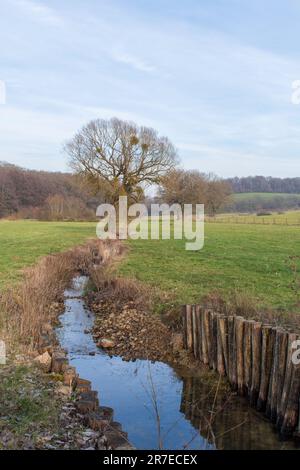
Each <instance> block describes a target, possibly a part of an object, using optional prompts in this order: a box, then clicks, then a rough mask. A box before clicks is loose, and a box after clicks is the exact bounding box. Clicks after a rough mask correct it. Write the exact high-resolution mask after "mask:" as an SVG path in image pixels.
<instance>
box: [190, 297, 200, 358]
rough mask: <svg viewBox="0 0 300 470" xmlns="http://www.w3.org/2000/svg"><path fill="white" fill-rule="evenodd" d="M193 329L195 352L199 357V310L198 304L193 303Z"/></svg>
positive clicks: (196, 356) (195, 355)
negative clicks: (197, 308)
mask: <svg viewBox="0 0 300 470" xmlns="http://www.w3.org/2000/svg"><path fill="white" fill-rule="evenodd" d="M192 330H193V353H194V357H195V359H198V357H199V354H198V341H199V336H198V322H197V310H196V305H192Z"/></svg>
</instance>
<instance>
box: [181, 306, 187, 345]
mask: <svg viewBox="0 0 300 470" xmlns="http://www.w3.org/2000/svg"><path fill="white" fill-rule="evenodd" d="M186 317H187V315H186V305H183V306H182V328H183V346H184V349H187V321H186Z"/></svg>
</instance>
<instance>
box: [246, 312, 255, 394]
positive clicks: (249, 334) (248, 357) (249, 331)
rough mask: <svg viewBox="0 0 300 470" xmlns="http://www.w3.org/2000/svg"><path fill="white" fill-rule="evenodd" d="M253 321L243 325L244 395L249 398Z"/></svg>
mask: <svg viewBox="0 0 300 470" xmlns="http://www.w3.org/2000/svg"><path fill="white" fill-rule="evenodd" d="M254 323H255V322H254V321H253V320H247V321H245V325H244V381H245V393H246V394H247V396H248V397H249V396H250V390H251V384H252V330H253V325H254Z"/></svg>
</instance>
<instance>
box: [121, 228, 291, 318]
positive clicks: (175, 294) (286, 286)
mask: <svg viewBox="0 0 300 470" xmlns="http://www.w3.org/2000/svg"><path fill="white" fill-rule="evenodd" d="M127 243H128V245H129V249H130V250H129V255H128V256H127V257H126V258H125V259H124V261H123V262H122V264H121V265H120V268H119V270H120V273H121V274H122V275H125V276H130V277H135V278H137V279H139V280H140V281H142V282H146V283H149V284H150V285H152V286H155V287H159V288H160V289H162V290H163V291H167V292H169V293H170V294H171V295H172V298H173V299H174V303H181V304H183V303H193V302H199V301H201V299H202V298H203V296H205V295H207V294H209V293H211V292H212V291H218V292H219V293H220V294H221V295H222V296H225V297H230V296H231V295H233V293H234V292H236V291H238V292H239V293H243V294H246V295H247V296H249V297H251V298H252V299H253V300H254V301H255V302H256V303H257V305H261V306H262V307H269V306H271V307H273V308H279V309H283V310H297V305H296V304H297V303H298V302H299V297H298V295H299V294H297V286H298V291H299V284H298V283H299V282H300V278H299V276H300V260H299V258H297V256H299V254H300V227H289V226H288V227H287V226H273V225H264V226H263V225H246V224H245V225H238V224H223V223H222V224H218V223H214V224H206V225H205V245H204V248H203V249H202V250H201V251H197V252H192V251H185V247H184V241H182V240H159V241H156V240H151V241H150V240H149V241H148V240H130V241H128V242H127ZM291 257H295V258H294V259H291ZM294 264H296V266H294ZM298 309H299V305H298Z"/></svg>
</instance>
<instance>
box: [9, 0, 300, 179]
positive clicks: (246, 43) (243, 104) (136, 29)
mask: <svg viewBox="0 0 300 470" xmlns="http://www.w3.org/2000/svg"><path fill="white" fill-rule="evenodd" d="M299 25H300V1H299V0H284V1H283V0H280V1H279V0H265V1H264V0H251V1H246V0H185V1H182V0H107V1H106V0H0V44H1V48H0V80H4V81H5V83H6V95H7V101H6V104H5V105H3V104H2V105H1V104H0V160H5V161H8V162H11V163H15V164H18V165H22V166H25V167H28V168H36V169H46V170H65V169H66V168H67V161H66V157H65V156H64V155H63V153H62V151H61V147H62V144H63V142H64V141H65V140H66V139H68V138H70V137H72V135H73V134H74V132H75V131H76V130H77V129H78V128H79V127H81V126H82V125H83V124H84V123H86V122H87V121H88V120H90V119H93V118H96V117H101V118H109V117H113V116H118V117H120V118H124V119H130V120H134V121H136V122H137V123H139V124H144V125H150V126H152V127H154V128H156V129H157V130H158V131H159V133H160V134H164V135H167V136H168V137H169V138H170V139H171V140H172V141H173V142H174V144H175V145H176V146H177V148H178V151H179V155H180V157H181V162H182V165H183V166H184V167H186V168H197V169H199V170H201V171H205V172H210V171H213V172H215V173H217V174H219V175H221V176H233V175H248V174H263V175H274V176H300V105H299V106H296V105H293V104H292V103H291V94H292V82H293V81H294V80H300V34H299Z"/></svg>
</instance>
